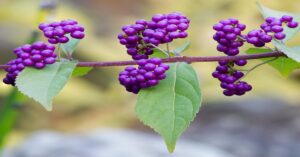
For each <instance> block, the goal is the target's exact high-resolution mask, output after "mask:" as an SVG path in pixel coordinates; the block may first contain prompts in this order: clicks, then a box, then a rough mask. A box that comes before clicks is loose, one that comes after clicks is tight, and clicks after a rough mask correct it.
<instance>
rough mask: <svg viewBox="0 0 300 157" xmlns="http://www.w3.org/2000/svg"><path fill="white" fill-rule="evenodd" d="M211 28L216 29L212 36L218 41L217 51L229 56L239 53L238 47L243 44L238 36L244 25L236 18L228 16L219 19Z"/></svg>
mask: <svg viewBox="0 0 300 157" xmlns="http://www.w3.org/2000/svg"><path fill="white" fill-rule="evenodd" d="M213 29H214V30H215V31H216V33H215V34H214V37H213V38H214V40H216V41H217V42H218V43H219V44H218V46H217V50H218V51H220V52H224V53H225V54H226V55H229V56H235V55H237V54H239V47H241V46H243V44H244V41H243V40H242V39H241V38H240V37H241V33H242V31H244V30H245V29H246V25H244V24H241V23H239V21H238V20H237V19H234V18H230V19H227V20H221V21H220V22H219V23H217V24H215V25H214V26H213Z"/></svg>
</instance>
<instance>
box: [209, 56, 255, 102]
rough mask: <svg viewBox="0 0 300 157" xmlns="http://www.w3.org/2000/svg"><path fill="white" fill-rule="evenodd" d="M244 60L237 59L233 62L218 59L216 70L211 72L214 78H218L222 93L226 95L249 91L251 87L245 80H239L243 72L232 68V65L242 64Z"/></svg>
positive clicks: (244, 62)
mask: <svg viewBox="0 0 300 157" xmlns="http://www.w3.org/2000/svg"><path fill="white" fill-rule="evenodd" d="M246 64H247V61H246V60H238V61H234V62H231V61H230V62H228V61H220V62H219V66H218V67H217V68H216V71H215V72H213V73H212V76H213V77H214V78H217V79H219V81H220V82H221V84H220V86H221V88H223V89H224V91H223V94H224V95H226V96H232V95H239V96H240V95H244V94H245V93H246V92H248V91H251V89H252V87H251V85H249V84H248V83H247V82H244V81H240V79H241V78H242V77H243V76H244V73H243V72H241V71H238V70H235V69H234V65H238V66H244V65H246Z"/></svg>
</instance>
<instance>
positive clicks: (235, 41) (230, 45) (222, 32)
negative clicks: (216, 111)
mask: <svg viewBox="0 0 300 157" xmlns="http://www.w3.org/2000/svg"><path fill="white" fill-rule="evenodd" d="M213 29H214V30H215V31H216V33H215V34H214V37H213V38H214V40H216V41H217V42H218V46H217V50H218V51H220V52H223V53H225V54H226V55H229V56H236V55H238V54H239V47H241V46H243V44H244V40H243V38H244V37H245V36H244V35H242V31H244V30H245V29H246V25H245V24H242V23H240V22H239V21H238V20H237V19H235V18H229V19H227V20H221V21H220V22H219V23H217V24H215V25H214V26H213ZM246 64H247V61H246V60H237V61H230V62H227V61H220V62H219V66H218V67H217V68H216V71H214V72H213V74H212V75H213V77H214V78H217V79H219V81H220V82H221V85H220V86H221V87H222V88H223V89H224V91H223V94H224V95H226V96H232V95H244V94H245V93H246V92H247V91H250V90H251V89H252V87H251V86H250V85H249V84H247V83H246V82H244V81H240V80H239V79H241V78H242V77H243V76H244V73H243V72H241V71H237V70H235V69H234V66H235V65H237V66H245V65H246Z"/></svg>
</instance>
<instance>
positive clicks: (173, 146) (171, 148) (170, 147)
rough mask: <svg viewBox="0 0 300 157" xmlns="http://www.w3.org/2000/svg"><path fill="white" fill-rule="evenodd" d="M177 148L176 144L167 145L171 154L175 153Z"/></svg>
mask: <svg viewBox="0 0 300 157" xmlns="http://www.w3.org/2000/svg"><path fill="white" fill-rule="evenodd" d="M175 146H176V144H167V148H168V151H169V153H173V152H174V150H175Z"/></svg>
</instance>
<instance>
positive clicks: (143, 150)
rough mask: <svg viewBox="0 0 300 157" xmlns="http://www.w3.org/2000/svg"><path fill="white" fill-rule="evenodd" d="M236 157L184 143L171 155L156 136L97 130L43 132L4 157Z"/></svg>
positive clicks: (198, 145) (201, 145) (134, 132)
mask: <svg viewBox="0 0 300 157" xmlns="http://www.w3.org/2000/svg"><path fill="white" fill-rule="evenodd" d="M124 156H128V157H167V156H172V157H184V156H188V157H234V156H232V155H230V154H229V153H227V152H225V151H223V150H221V149H218V148H216V147H211V146H209V145H207V144H201V143H194V142H188V141H182V142H180V143H179V144H178V145H177V148H176V151H175V153H174V154H172V155H171V154H169V153H168V152H167V150H166V147H165V146H164V143H163V141H162V140H161V139H160V138H159V137H158V136H154V135H149V134H144V133H141V132H137V131H129V130H120V131H117V130H105V131H96V132H93V133H90V134H86V135H63V134H60V133H57V132H49V131H42V132H37V133H35V134H33V135H32V136H31V137H29V138H28V139H27V140H26V141H25V142H24V143H23V144H22V145H21V146H20V147H18V148H16V149H13V150H7V151H4V155H3V157H124Z"/></svg>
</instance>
